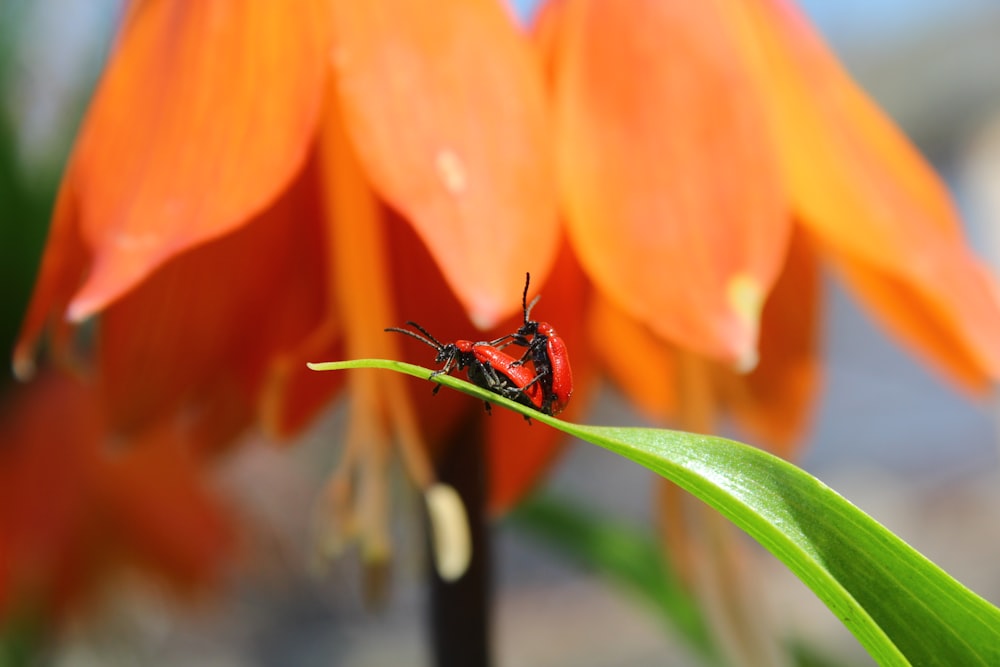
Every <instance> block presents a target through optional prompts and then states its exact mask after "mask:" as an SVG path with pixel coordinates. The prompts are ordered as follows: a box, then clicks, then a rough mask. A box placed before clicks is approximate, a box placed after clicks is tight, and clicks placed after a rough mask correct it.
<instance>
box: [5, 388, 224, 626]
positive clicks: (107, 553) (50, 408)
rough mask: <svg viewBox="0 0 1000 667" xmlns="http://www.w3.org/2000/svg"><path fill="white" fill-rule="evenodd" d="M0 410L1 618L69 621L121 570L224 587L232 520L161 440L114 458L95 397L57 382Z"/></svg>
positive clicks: (145, 441)
mask: <svg viewBox="0 0 1000 667" xmlns="http://www.w3.org/2000/svg"><path fill="white" fill-rule="evenodd" d="M2 407H3V411H2V414H0V442H3V444H4V446H3V447H2V448H0V619H2V620H3V621H5V622H6V621H9V620H10V619H11V618H12V615H14V614H25V613H27V614H38V615H40V616H43V617H50V616H62V615H64V614H66V613H67V612H69V611H70V610H72V609H74V608H76V607H79V606H80V605H81V604H85V603H87V602H89V601H90V600H89V598H88V596H89V594H91V593H93V592H94V591H95V589H96V588H97V586H99V585H100V584H101V583H104V582H106V581H108V579H109V578H111V576H112V575H114V574H116V573H118V572H119V571H120V570H121V569H122V568H124V567H128V568H135V569H140V570H142V571H144V572H147V573H151V574H155V575H158V576H159V577H161V578H162V579H164V580H165V581H166V582H167V583H170V584H172V585H173V586H174V587H179V588H180V589H181V590H192V589H193V588H196V587H198V586H203V585H205V584H208V583H210V582H212V581H213V580H215V579H217V578H218V575H219V574H220V568H221V566H222V564H223V563H224V562H225V557H226V556H227V555H229V553H230V552H231V547H232V541H233V535H232V532H231V529H230V526H229V518H228V516H227V515H226V513H225V512H224V511H223V509H222V507H221V506H220V505H219V503H218V500H217V499H216V498H215V497H214V496H213V495H212V494H211V493H210V492H209V491H208V490H207V489H206V488H205V481H204V480H203V479H202V478H201V470H200V469H199V467H198V466H196V465H195V462H194V461H193V460H192V458H191V457H190V456H189V455H188V454H186V453H185V451H184V450H183V449H182V448H179V447H177V446H176V443H175V442H173V441H172V440H171V439H169V438H166V437H164V433H163V432H157V431H151V432H149V433H147V434H145V435H144V436H143V437H141V438H139V439H137V441H136V442H134V443H133V446H132V447H130V448H128V449H125V450H122V451H111V449H110V444H111V443H108V442H107V441H106V440H104V433H105V430H104V426H103V424H102V423H101V417H100V414H101V410H100V406H99V405H98V402H97V400H96V396H95V394H94V392H92V391H88V390H87V389H86V388H85V387H84V386H83V385H81V384H80V383H78V382H75V381H73V380H71V379H70V378H66V377H59V376H55V375H53V374H50V375H48V376H46V377H42V378H39V379H38V380H36V381H35V382H34V383H33V385H32V386H31V387H30V388H29V389H28V390H26V391H24V392H21V393H20V394H19V395H17V396H16V397H14V399H13V400H10V401H8V402H7V403H5V404H4V405H3V406H2ZM32 618H33V617H32ZM33 620H34V619H33Z"/></svg>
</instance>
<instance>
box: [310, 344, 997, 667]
mask: <svg viewBox="0 0 1000 667" xmlns="http://www.w3.org/2000/svg"><path fill="white" fill-rule="evenodd" d="M309 366H310V368H313V369H314V370H340V369H348V368H386V369H390V370H395V371H398V372H403V373H407V374H409V375H414V376H416V377H425V378H426V377H428V376H429V375H430V373H431V371H429V370H428V369H426V368H421V367H419V366H413V365H411V364H404V363H401V362H395V361H386V360H381V359H365V360H356V361H346V362H330V363H323V364H310V365H309ZM433 380H434V381H435V382H439V383H441V384H444V385H447V386H449V387H452V388H455V389H458V390H460V391H462V392H465V393H467V394H470V395H472V396H476V397H478V398H481V399H483V400H488V401H490V402H491V403H495V404H498V405H502V406H504V407H507V408H510V409H512V410H515V411H517V412H520V413H521V414H524V415H527V416H529V417H531V418H532V419H534V420H537V421H539V422H542V423H545V424H548V425H550V426H552V427H554V428H557V429H559V430H561V431H563V432H564V433H567V434H569V435H572V436H574V437H577V438H580V439H581V440H585V441H587V442H589V443H591V444H595V445H598V446H600V447H603V448H605V449H607V450H609V451H612V452H615V453H616V454H619V455H621V456H624V457H625V458H628V459H630V460H632V461H635V462H636V463H639V464H640V465H642V466H644V467H646V468H649V469H650V470H652V471H653V472H655V473H658V474H660V475H662V476H664V477H665V478H667V479H669V480H670V481H672V482H673V483H675V484H677V485H678V486H680V487H682V488H684V489H685V490H687V491H688V492H690V493H691V494H693V495H695V496H696V497H698V498H700V499H701V500H702V501H704V502H705V503H707V504H709V505H711V506H712V507H714V508H715V509H717V510H718V511H719V512H721V513H722V514H723V515H724V516H725V517H727V518H728V519H729V520H730V521H732V522H733V523H734V524H736V525H737V526H739V527H740V528H741V529H743V530H744V531H746V532H747V533H748V534H749V535H750V536H751V537H753V538H754V539H756V540H757V541H758V542H760V544H762V545H763V546H764V547H765V548H766V549H768V551H770V552H771V553H772V554H774V555H775V556H776V557H777V558H778V559H779V560H781V561H782V562H783V563H784V564H785V565H786V566H787V567H788V568H789V569H790V570H791V571H792V572H793V573H795V575H796V576H798V577H799V579H801V580H802V581H803V582H804V583H805V584H806V585H807V586H809V588H811V589H812V591H813V592H814V593H815V594H816V595H817V596H818V597H819V598H820V599H821V600H822V601H823V602H824V603H825V604H826V605H827V607H829V608H830V610H831V611H832V612H833V613H834V614H836V616H837V617H838V618H839V619H840V620H841V622H843V623H844V625H845V626H847V628H848V629H849V630H850V631H851V632H852V633H853V634H854V636H855V637H856V638H857V639H858V641H859V642H861V644H862V645H863V646H864V647H865V649H867V651H868V652H869V654H871V656H872V657H873V658H874V659H875V660H877V661H878V662H879V663H880V664H882V665H906V664H914V665H943V666H944V665H948V666H951V665H963V667H965V666H970V665H984V666H995V665H1000V609H997V608H996V607H994V606H993V605H991V604H990V603H989V602H987V601H986V600H984V599H982V598H981V597H979V596H978V595H976V594H975V593H973V592H972V591H970V590H969V589H967V588H966V587H965V586H963V585H962V584H960V583H959V582H958V581H956V580H955V579H953V578H952V577H950V576H949V575H948V574H947V573H946V572H944V571H943V570H941V569H940V568H939V567H937V566H936V565H934V564H933V563H931V562H930V561H929V560H927V559H926V558H924V557H923V556H922V555H920V553H918V552H917V551H916V550H914V549H913V548H912V547H910V546H909V545H907V544H906V543H905V542H903V541H902V540H901V539H899V538H898V537H896V536H895V535H894V534H892V533H891V532H890V531H888V530H887V529H885V528H884V527H883V526H881V525H880V524H879V523H878V522H876V521H875V520H874V519H872V518H871V517H869V516H868V515H867V514H865V513H864V512H862V511H861V510H859V509H858V508H857V507H855V506H854V505H852V504H851V503H849V502H848V501H847V500H845V499H844V498H843V497H842V496H840V495H839V494H837V493H836V492H835V491H833V490H832V489H830V488H829V487H828V486H826V485H825V484H823V483H822V482H820V481H819V480H817V479H816V478H814V477H812V476H811V475H809V474H808V473H806V472H805V471H803V470H800V469H799V468H796V467H795V466H794V465H792V464H790V463H788V462H786V461H783V460H782V459H779V458H777V457H775V456H772V455H771V454H768V453H767V452H764V451H762V450H759V449H756V448H754V447H750V446H748V445H744V444H741V443H738V442H733V441H731V440H726V439H724V438H717V437H712V436H706V435H695V434H691V433H681V432H678V431H668V430H659V429H649V428H625V427H604V426H582V425H578V424H570V423H568V422H563V421H561V420H558V419H555V418H553V417H550V416H548V415H543V414H541V413H539V412H536V411H534V410H530V409H528V408H525V407H524V406H521V405H518V404H517V403H514V402H513V401H510V400H507V399H505V398H502V397H501V396H498V395H496V394H492V393H490V392H488V391H486V390H485V389H481V388H479V387H476V386H474V385H471V384H469V383H467V382H463V381H461V380H458V379H456V378H453V377H450V376H447V375H438V376H435V377H434V378H433Z"/></svg>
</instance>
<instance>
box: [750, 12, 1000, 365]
mask: <svg viewBox="0 0 1000 667" xmlns="http://www.w3.org/2000/svg"><path fill="white" fill-rule="evenodd" d="M739 6H741V7H744V8H745V9H746V11H747V12H748V15H749V16H750V18H751V19H752V22H751V25H752V26H753V29H754V34H753V35H752V39H753V40H754V42H753V43H754V45H755V46H759V48H760V49H761V53H762V55H763V62H764V66H765V67H766V69H762V71H761V72H760V78H761V80H762V81H763V82H764V84H765V85H766V86H767V87H768V90H769V98H768V99H769V100H770V101H771V102H772V107H773V108H772V113H773V115H774V118H775V121H776V122H775V123H774V126H775V127H777V128H780V133H779V138H780V142H779V144H780V148H781V155H782V160H783V166H784V171H785V174H786V177H787V178H788V181H789V183H790V186H791V187H792V189H793V193H794V197H795V204H796V207H797V209H798V212H799V213H800V214H801V218H802V220H803V222H804V224H806V225H807V226H808V227H809V229H810V230H811V231H812V232H813V233H814V235H815V236H816V238H817V239H818V240H819V241H820V242H821V243H822V244H824V245H826V246H827V248H828V250H829V251H830V252H832V253H834V254H835V255H836V256H837V261H838V262H839V263H840V264H841V265H842V266H844V267H847V265H848V264H851V265H852V267H851V268H846V270H847V271H848V272H850V273H852V274H855V275H856V274H858V272H863V273H865V274H866V277H865V278H864V279H862V280H855V283H856V285H857V286H858V287H859V288H860V289H870V290H872V292H871V293H869V294H865V295H863V296H866V297H869V298H870V299H871V300H872V301H873V302H875V303H877V305H878V307H879V308H880V309H888V310H884V311H883V312H881V313H880V315H882V316H884V317H885V318H887V319H889V320H891V321H892V322H893V326H894V328H895V329H896V331H897V332H898V333H899V335H900V336H902V337H904V338H906V339H907V340H909V341H910V342H911V343H912V344H914V345H916V346H918V347H919V348H920V349H922V350H923V351H924V353H925V354H926V355H927V356H928V357H929V358H931V359H933V360H935V361H936V362H937V363H938V364H939V365H942V366H947V367H949V368H950V369H951V370H952V371H953V372H954V373H955V374H956V375H957V376H958V377H959V378H960V379H962V380H965V381H971V382H972V383H973V384H976V383H978V382H979V381H978V380H977V379H975V378H974V377H971V376H970V373H971V375H972V376H981V374H982V373H986V374H988V375H990V376H992V377H994V378H997V377H1000V300H998V297H997V291H996V287H995V284H994V282H993V280H992V279H991V278H990V277H989V276H988V275H987V272H986V271H985V270H984V268H983V267H982V265H981V264H980V263H979V262H978V261H977V260H976V259H975V258H974V257H973V256H972V255H971V253H970V252H969V250H968V248H967V247H966V245H965V243H964V242H963V240H962V237H961V233H960V226H959V223H958V219H957V217H956V214H955V211H954V207H953V205H952V203H951V201H950V199H949V197H948V194H947V192H946V191H945V188H944V186H943V184H942V183H941V181H940V179H939V178H938V177H937V176H936V175H935V174H934V172H933V171H932V170H931V168H930V167H929V166H928V165H927V164H926V162H925V161H924V160H923V159H922V158H921V156H920V155H919V154H918V153H917V151H916V150H915V149H914V148H913V146H912V145H911V144H910V143H909V141H907V139H906V138H905V137H904V136H903V135H902V134H901V133H900V132H899V130H898V129H896V128H895V126H894V125H893V124H892V123H891V122H890V121H889V120H888V119H887V118H886V117H885V116H884V114H883V113H882V112H881V111H880V110H879V109H878V108H877V107H876V106H875V105H874V104H873V103H872V102H871V100H869V99H868V97H867V96H866V95H865V94H864V93H863V92H862V91H861V90H860V89H859V88H858V87H857V85H855V84H854V82H853V81H851V79H850V77H848V76H847V74H846V73H845V72H844V71H843V69H842V68H841V67H840V65H839V64H838V63H837V61H836V60H835V58H834V57H833V56H832V55H831V54H830V53H829V51H828V50H827V48H826V47H825V46H824V45H823V44H822V42H821V41H820V39H819V38H818V37H817V36H816V34H815V33H814V32H813V30H812V29H811V28H810V27H809V26H808V24H807V23H806V22H805V20H804V19H803V18H802V16H800V15H799V14H798V12H797V11H796V10H795V9H794V8H793V7H792V6H791V5H790V4H789V3H786V2H781V1H779V0H761V1H760V2H757V3H739ZM893 296H895V297H897V298H899V299H900V301H899V302H898V303H896V302H894V301H892V300H891V298H890V297H893ZM914 300H916V302H914ZM918 304H919V305H918ZM918 310H922V311H923V312H920V313H918V312H917V311H918ZM932 318H933V319H936V320H937V324H935V325H933V329H934V333H933V334H929V333H928V332H927V331H926V330H925V329H924V326H925V325H927V324H929V321H930V319H932ZM930 338H934V339H935V341H936V342H934V343H931V342H930V340H929V339H930ZM970 364H971V365H973V366H976V365H978V366H979V371H975V370H974V369H972V368H970V367H969V365H970Z"/></svg>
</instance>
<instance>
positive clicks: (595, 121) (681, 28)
mask: <svg viewBox="0 0 1000 667" xmlns="http://www.w3.org/2000/svg"><path fill="white" fill-rule="evenodd" d="M561 7H562V9H563V12H562V16H561V17H560V20H561V22H562V23H561V26H560V28H559V34H558V37H557V38H555V39H549V40H548V41H549V43H551V44H553V45H554V46H556V47H557V48H558V49H559V50H560V51H559V53H558V54H556V59H555V76H556V81H555V86H556V122H557V142H558V147H557V156H558V169H559V176H560V178H561V183H560V187H561V192H562V196H563V199H564V201H565V204H566V207H567V213H568V218H569V219H568V222H569V229H570V233H571V237H572V240H573V243H574V246H575V248H576V250H577V252H578V253H579V256H580V258H581V260H582V262H583V265H584V267H585V268H586V269H587V272H588V274H589V275H590V277H591V278H592V279H593V280H594V282H595V283H596V284H597V286H598V287H599V288H600V289H601V290H602V291H603V292H604V293H605V294H606V295H607V296H608V297H609V298H610V299H611V300H612V301H614V302H615V303H616V304H617V305H618V306H619V307H621V308H622V309H623V310H624V311H625V312H627V313H628V314H629V315H631V316H632V317H633V318H635V319H638V320H640V321H642V322H645V323H647V324H648V325H649V326H650V327H652V329H653V331H654V332H655V333H656V334H657V335H659V336H661V337H663V338H666V339H669V340H671V341H674V342H676V343H677V344H679V345H681V346H684V347H688V348H690V349H693V350H695V351H697V352H700V353H703V354H706V355H710V356H713V357H715V358H720V359H723V360H726V361H729V362H738V363H747V364H752V361H753V357H754V351H755V347H756V338H757V327H758V318H759V307H760V304H761V303H762V302H763V299H764V297H765V296H766V294H767V293H768V291H769V290H770V288H771V285H772V284H773V282H774V280H775V278H776V277H777V273H778V270H779V268H780V264H781V261H782V260H783V257H784V253H785V245H786V240H787V235H788V231H789V229H790V222H789V219H788V216H787V211H786V202H785V201H784V199H783V195H782V190H781V184H780V183H779V177H778V167H777V164H776V163H775V161H774V160H773V159H772V157H771V147H770V140H769V129H768V125H767V117H766V115H765V114H764V109H763V107H762V103H761V99H760V93H759V91H758V89H757V88H756V87H755V83H754V81H753V80H752V78H751V77H750V76H749V72H748V71H747V70H746V68H745V65H744V63H743V61H742V59H741V54H740V52H739V51H738V50H737V48H736V44H735V39H734V36H733V34H732V32H733V31H732V30H731V29H730V26H729V23H728V19H729V17H728V16H726V15H724V14H723V13H722V12H721V11H719V9H718V8H717V7H716V5H715V4H714V3H702V2H689V3H683V2H652V1H646V2H636V3H621V2H600V1H596V0H568V1H567V2H565V3H563V5H562V6H561Z"/></svg>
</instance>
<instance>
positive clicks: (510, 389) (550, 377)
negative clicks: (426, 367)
mask: <svg viewBox="0 0 1000 667" xmlns="http://www.w3.org/2000/svg"><path fill="white" fill-rule="evenodd" d="M530 282H531V275H530V274H525V279H524V293H523V294H522V295H521V308H522V310H523V312H524V323H523V324H522V325H521V327H520V328H519V329H518V330H517V331H515V332H514V333H510V334H507V335H505V336H501V337H500V338H497V339H495V340H491V341H481V342H478V343H474V342H472V341H468V340H458V341H455V342H454V343H448V344H444V343H441V342H440V341H438V339H436V338H435V337H434V336H432V335H431V334H430V333H429V332H428V331H427V330H426V329H424V328H423V327H422V326H420V325H419V324H417V323H416V322H407V324H408V325H409V326H411V327H413V328H414V329H416V330H417V331H419V332H420V333H419V334H418V333H415V332H413V331H410V330H409V329H400V328H398V327H390V328H388V329H386V331H395V332H397V333H401V334H406V335H407V336H411V337H413V338H416V339H417V340H419V341H421V342H422V343H425V344H427V345H429V346H431V347H433V348H434V349H435V350H437V357H436V358H435V361H436V362H437V363H443V364H444V366H442V367H441V369H440V370H437V371H435V372H434V373H433V374H432V375H431V377H434V376H435V375H439V374H441V373H450V372H451V370H452V369H453V368H454V369H457V370H463V369H466V368H467V369H468V371H467V372H468V375H469V380H470V381H471V382H473V383H474V384H476V385H478V386H480V387H483V388H484V389H489V390H490V391H492V392H493V393H495V394H499V395H501V396H504V397H505V398H509V399H511V400H514V401H517V402H518V403H521V404H523V405H527V406H528V407H532V408H535V409H536V410H540V411H541V412H544V413H545V414H548V415H557V414H559V413H560V412H562V411H563V409H565V407H566V404H567V403H569V399H570V396H572V394H573V372H572V370H571V369H570V366H569V352H568V351H567V349H566V343H565V342H564V341H563V339H562V338H561V337H560V336H559V334H557V333H556V330H555V329H554V328H553V327H552V325H551V324H549V323H548V322H536V321H534V320H530V319H528V318H529V316H530V314H531V309H532V308H534V306H535V304H536V303H538V298H539V297H535V299H534V300H533V301H532V302H531V304H530V305H529V304H528V301H527V299H528V285H529V283H530ZM421 334H423V335H421ZM509 345H517V346H519V347H523V348H525V351H524V354H523V355H522V356H521V358H520V359H515V358H514V357H512V356H510V355H509V354H507V353H506V352H504V348H506V347H507V346H509ZM529 361H530V362H531V366H530V367H529V366H528V365H527V363H528V362H529ZM439 388H440V385H438V386H437V387H435V388H434V392H435V393H437V390H438V389H439ZM487 410H489V404H488V403H487Z"/></svg>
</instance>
